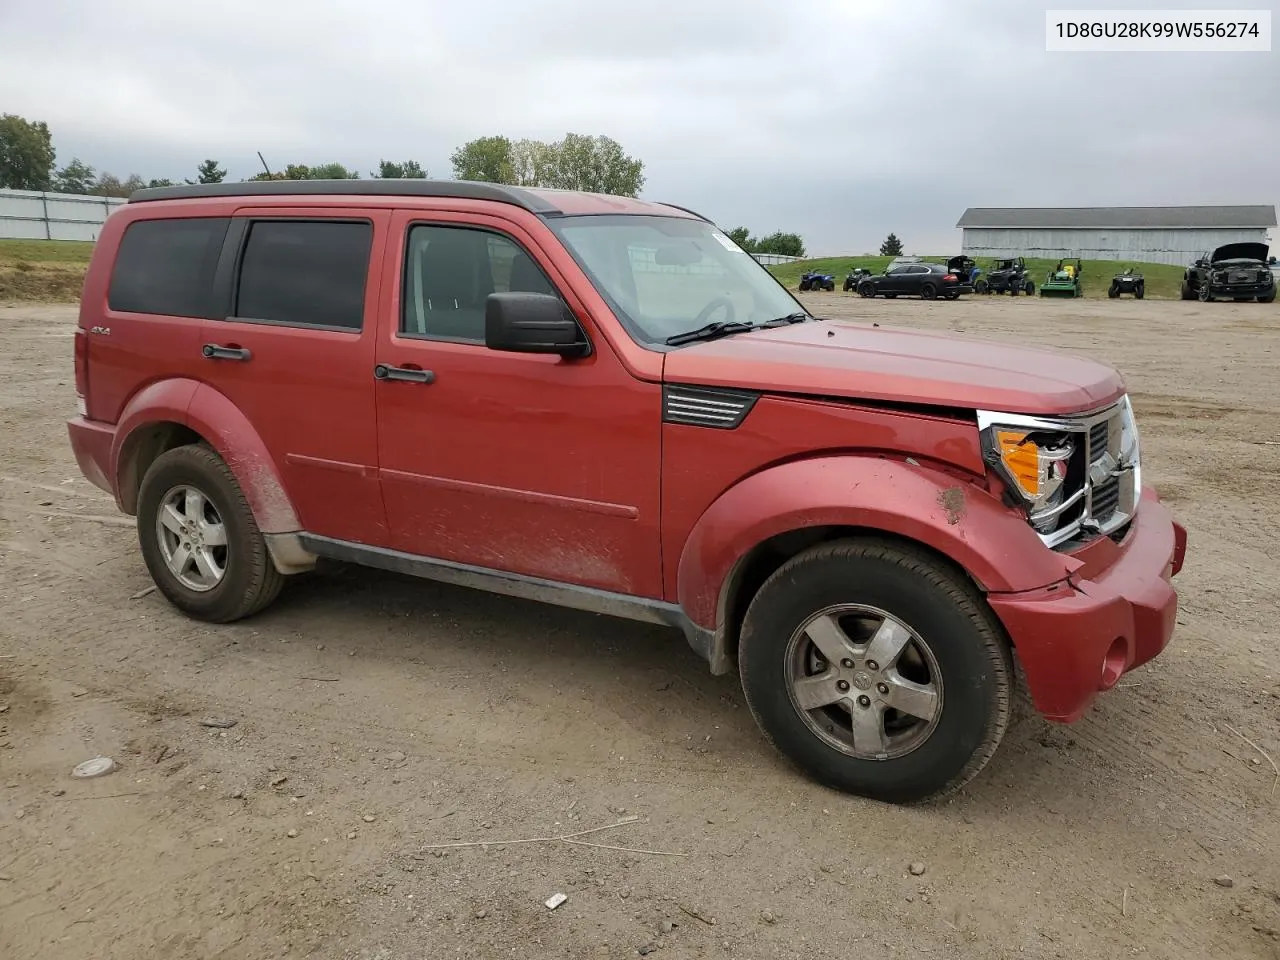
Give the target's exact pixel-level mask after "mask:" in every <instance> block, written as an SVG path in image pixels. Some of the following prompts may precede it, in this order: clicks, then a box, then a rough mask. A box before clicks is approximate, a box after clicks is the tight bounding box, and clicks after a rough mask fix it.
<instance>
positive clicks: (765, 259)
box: [752, 253, 804, 263]
mask: <svg viewBox="0 0 1280 960" xmlns="http://www.w3.org/2000/svg"><path fill="white" fill-rule="evenodd" d="M752 256H753V257H755V258H756V259H757V260H758V261H760V262H761V263H795V262H796V261H797V260H803V259H804V257H788V256H787V255H786V254H782V253H753V254H752Z"/></svg>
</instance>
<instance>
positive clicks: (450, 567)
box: [298, 533, 730, 674]
mask: <svg viewBox="0 0 1280 960" xmlns="http://www.w3.org/2000/svg"><path fill="white" fill-rule="evenodd" d="M298 542H299V544H300V545H301V546H302V547H303V548H304V549H305V550H307V551H308V552H310V553H312V554H315V555H316V556H319V557H327V558H329V559H331V560H341V561H343V562H345V563H357V564H360V565H361V566H366V567H374V568H376V569H379V570H389V571H391V572H393V573H404V574H408V575H409V576H412V577H421V578H422V579H424V580H435V581H438V582H440V583H452V584H455V585H457V586H460V587H471V588H473V589H476V590H485V591H487V592H489V593H500V594H503V595H505V596H509V597H521V598H523V599H525V600H536V601H539V602H541V603H550V604H554V605H556V606H560V607H570V608H572V609H574V610H585V611H587V612H588V613H599V614H603V615H604V616H609V617H620V618H622V619H624V620H638V621H641V622H643V623H657V624H661V625H662V626H666V627H678V628H679V629H680V630H682V631H683V632H684V635H685V638H686V639H687V640H688V641H689V645H690V646H691V647H692V648H693V649H694V651H695V652H696V653H698V654H699V655H701V656H702V657H703V658H704V659H706V660H708V661H710V663H711V672H712V673H715V674H721V673H727V672H728V671H729V668H730V667H729V664H728V661H727V660H725V659H724V657H723V656H721V657H719V658H715V657H713V653H714V650H715V643H714V634H713V633H712V632H711V631H710V630H704V629H703V628H701V627H699V626H698V625H697V624H695V623H694V622H693V621H692V620H690V619H689V618H688V617H687V616H685V613H684V611H683V610H682V609H681V608H680V607H679V606H678V605H677V604H674V603H667V602H665V601H662V600H653V599H650V598H648V597H636V596H631V595H629V594H625V593H612V592H610V591H608V590H597V589H595V588H593V587H581V586H578V585H576V584H569V583H557V582H555V581H554V580H543V579H541V578H539V577H526V576H523V575H522V574H518V573H508V572H506V571H503V570H490V569H488V568H487V567H475V566H471V565H470V564H466V563H455V562H454V561H452V560H438V559H435V558H432V557H420V556H417V555H415V554H411V553H402V552H401V551H399V550H389V549H387V548H385V547H371V546H368V545H366V544H362V543H350V542H348V541H345V540H334V539H331V538H329V537H320V536H316V535H315V534H311V533H301V534H298ZM717 659H719V660H720V661H723V662H717Z"/></svg>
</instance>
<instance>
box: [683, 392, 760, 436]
mask: <svg viewBox="0 0 1280 960" xmlns="http://www.w3.org/2000/svg"><path fill="white" fill-rule="evenodd" d="M759 399H760V394H759V393H756V392H754V391H751V390H726V389H723V388H721V387H686V386H665V387H663V388H662V420H663V422H664V423H678V424H683V425H685V426H691V427H711V428H712V429H714V430H734V429H736V428H737V427H739V426H740V425H741V424H742V422H743V421H744V420H746V419H747V414H749V413H750V412H751V408H752V407H754V406H755V405H756V401H757V400H759Z"/></svg>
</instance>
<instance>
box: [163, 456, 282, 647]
mask: <svg viewBox="0 0 1280 960" xmlns="http://www.w3.org/2000/svg"><path fill="white" fill-rule="evenodd" d="M138 541H139V544H140V546H141V548H142V557H143V560H144V561H145V562H146V565H147V570H148V571H149V572H150V574H151V578H152V580H154V581H155V584H156V586H157V587H158V588H159V589H160V592H161V593H163V594H164V595H165V597H166V598H167V599H168V600H169V602H170V603H172V604H173V605H174V606H175V607H177V608H178V609H179V610H181V611H182V612H183V613H185V614H187V615H188V616H190V617H193V618H195V619H197V620H207V621H211V622H214V623H227V622H229V621H232V620H239V619H241V618H242V617H247V616H249V615H251V614H254V613H257V612H258V611H259V610H261V609H262V608H263V607H265V606H267V604H269V603H271V601H272V600H274V599H275V598H276V596H277V595H279V593H280V588H281V586H282V585H283V584H284V577H283V575H282V574H281V573H280V572H279V571H278V570H277V569H276V567H275V564H274V563H273V562H272V560H271V556H270V554H269V553H268V551H267V544H266V540H265V539H264V538H263V536H262V533H261V531H260V530H259V529H258V524H257V521H256V520H254V517H253V511H252V510H250V508H249V503H248V501H247V500H246V499H245V497H244V493H243V491H241V489H240V485H239V484H238V483H237V482H236V479H235V476H234V475H233V474H232V473H231V470H230V469H229V468H228V467H227V465H226V463H224V462H223V460H222V458H221V457H219V456H218V455H217V454H216V453H214V452H213V451H212V450H210V449H209V448H208V447H206V446H204V445H202V444H192V445H190V446H184V447H177V448H176V449H173V450H170V451H168V452H167V453H163V454H161V455H160V456H159V457H157V458H156V459H155V462H153V463H152V464H151V466H150V468H149V469H148V470H147V472H146V475H145V476H144V477H143V478H142V485H141V488H140V489H139V491H138Z"/></svg>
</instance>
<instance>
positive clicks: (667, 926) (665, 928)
mask: <svg viewBox="0 0 1280 960" xmlns="http://www.w3.org/2000/svg"><path fill="white" fill-rule="evenodd" d="M675 928H676V925H675V924H674V923H672V922H671V921H670V920H663V921H662V924H661V926H660V929H661V930H662V932H663V933H670V932H671V931H672V930H674V929H675Z"/></svg>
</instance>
